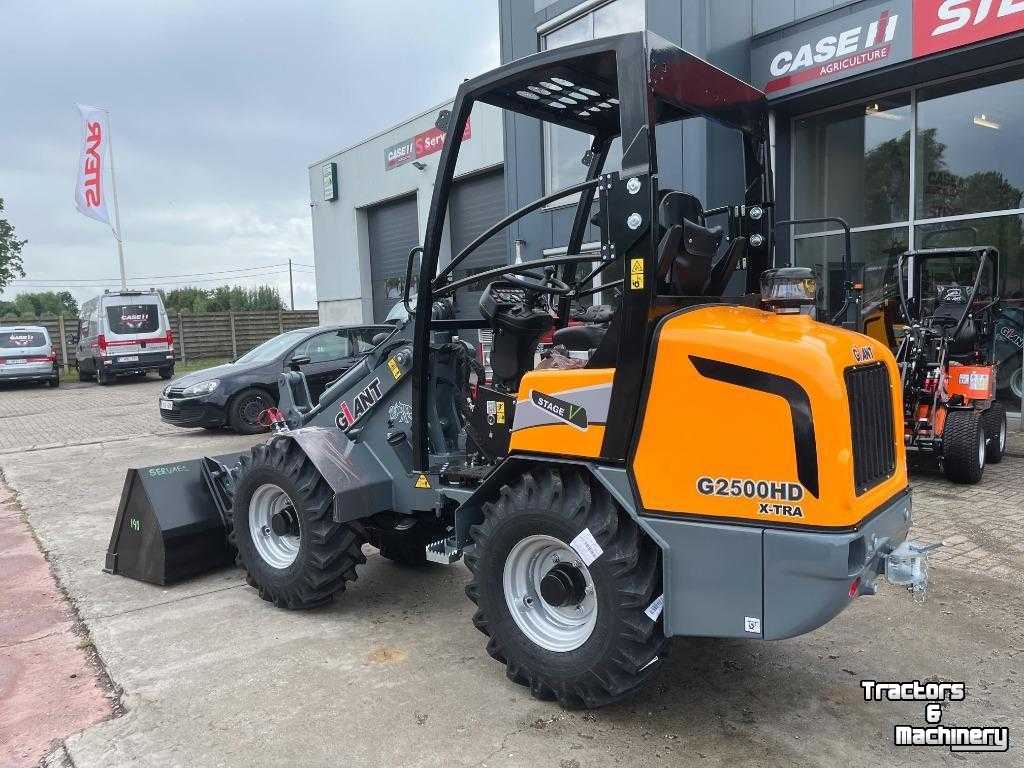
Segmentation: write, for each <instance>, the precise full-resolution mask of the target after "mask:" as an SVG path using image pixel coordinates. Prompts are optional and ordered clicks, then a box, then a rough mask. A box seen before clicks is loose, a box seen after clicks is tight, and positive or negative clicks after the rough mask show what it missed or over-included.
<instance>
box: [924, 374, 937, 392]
mask: <svg viewBox="0 0 1024 768" xmlns="http://www.w3.org/2000/svg"><path fill="white" fill-rule="evenodd" d="M938 386H939V370H938V368H935V369H932V370H930V371H928V376H926V377H925V380H924V391H925V392H928V393H929V394H931V393H932V392H934V391H935V390H936V389H937V388H938Z"/></svg>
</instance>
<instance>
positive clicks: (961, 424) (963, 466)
mask: <svg viewBox="0 0 1024 768" xmlns="http://www.w3.org/2000/svg"><path fill="white" fill-rule="evenodd" d="M942 463H943V467H944V469H945V470H946V477H948V478H949V479H950V480H952V481H953V482H954V483H966V484H970V485H973V484H974V483H977V482H978V481H980V480H981V475H982V473H983V472H984V470H985V429H984V426H983V424H982V417H981V413H979V412H978V411H950V412H949V413H948V414H947V415H946V426H945V429H943V432H942Z"/></svg>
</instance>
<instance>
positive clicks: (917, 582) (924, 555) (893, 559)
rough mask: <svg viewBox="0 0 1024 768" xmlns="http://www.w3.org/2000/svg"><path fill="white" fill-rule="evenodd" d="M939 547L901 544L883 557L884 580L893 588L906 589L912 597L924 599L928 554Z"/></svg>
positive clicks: (909, 543) (908, 543) (910, 542)
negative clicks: (893, 586)
mask: <svg viewBox="0 0 1024 768" xmlns="http://www.w3.org/2000/svg"><path fill="white" fill-rule="evenodd" d="M941 546H942V544H929V545H927V546H925V545H923V544H918V543H917V542H914V541H905V542H903V543H902V544H900V545H899V546H898V547H896V549H894V550H893V551H892V552H890V553H889V554H888V555H886V556H885V559H884V567H885V571H884V572H885V580H886V581H888V582H889V583H890V584H893V585H895V586H898V587H906V588H907V590H908V591H909V592H910V593H911V594H912V595H916V596H918V597H920V598H921V599H924V596H925V593H926V592H927V591H928V553H929V552H931V551H932V550H933V549H938V548H939V547H941Z"/></svg>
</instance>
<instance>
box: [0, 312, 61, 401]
mask: <svg viewBox="0 0 1024 768" xmlns="http://www.w3.org/2000/svg"><path fill="white" fill-rule="evenodd" d="M2 381H45V382H47V383H48V384H49V385H50V386H51V387H58V386H60V369H59V368H58V366H57V358H56V356H55V355H54V353H53V344H52V343H51V342H50V334H49V333H47V331H46V328H44V327H43V326H41V325H14V326H10V325H0V382H2Z"/></svg>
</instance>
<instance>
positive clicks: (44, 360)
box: [25, 355, 57, 363]
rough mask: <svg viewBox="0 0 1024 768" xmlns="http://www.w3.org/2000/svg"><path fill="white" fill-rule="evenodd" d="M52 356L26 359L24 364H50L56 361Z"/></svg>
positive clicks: (37, 356)
mask: <svg viewBox="0 0 1024 768" xmlns="http://www.w3.org/2000/svg"><path fill="white" fill-rule="evenodd" d="M56 359H57V358H55V357H54V356H53V355H36V356H35V357H26V358H25V362H26V363H52V362H53V361H54V360H56Z"/></svg>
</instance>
